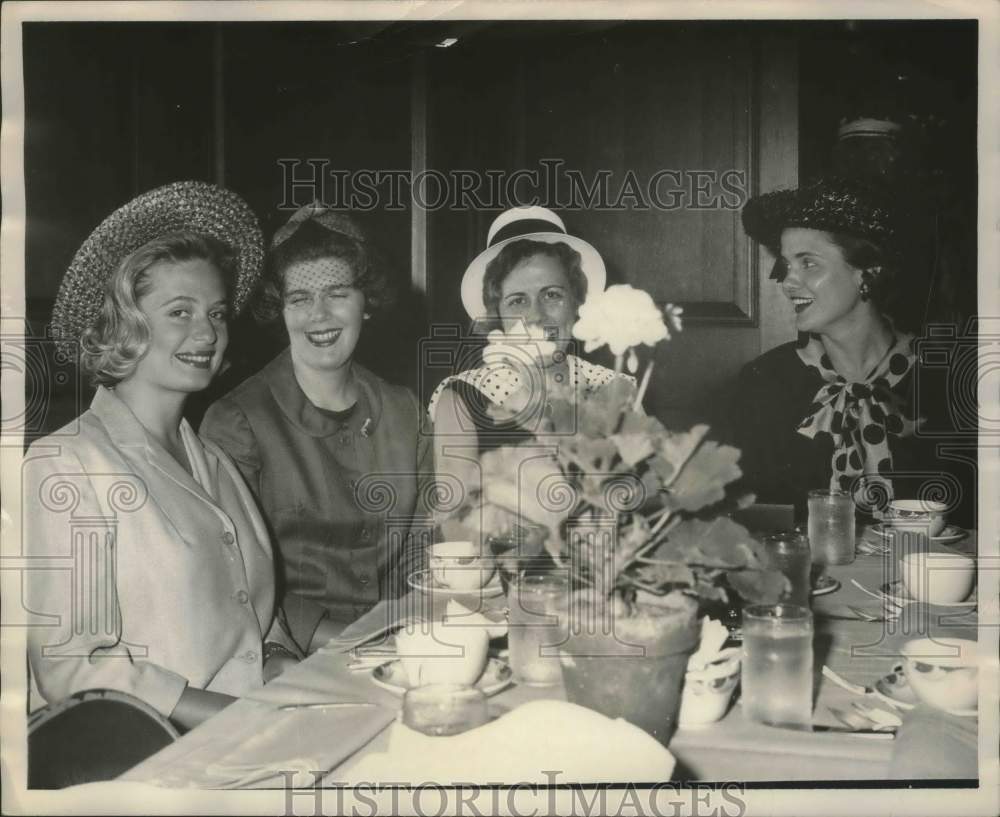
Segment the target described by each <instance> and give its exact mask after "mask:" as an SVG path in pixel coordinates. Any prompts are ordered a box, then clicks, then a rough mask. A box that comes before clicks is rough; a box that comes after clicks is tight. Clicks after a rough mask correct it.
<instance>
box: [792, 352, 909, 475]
mask: <svg viewBox="0 0 1000 817" xmlns="http://www.w3.org/2000/svg"><path fill="white" fill-rule="evenodd" d="M913 341H914V339H913V336H912V335H905V334H901V335H897V336H895V337H894V339H893V342H892V344H891V345H890V347H889V350H888V351H887V352H886V353H885V355H884V356H883V357H882V359H881V360H880V361H879V362H878V363H877V364H876V365H875V367H874V368H873V369H872V370H871V371H870V372H869V373H868V375H867V376H866V377H865V379H864V380H863V381H860V382H854V383H849V382H848V381H847V380H846V379H845V378H844V377H843V376H841V375H840V374H838V373H837V371H836V370H835V369H834V368H833V364H832V363H831V362H830V358H829V357H828V356H827V354H826V352H825V351H824V349H823V344H822V343H821V342H820V340H819V339H818V338H815V337H809V338H808V339H807V340H806V341H805V342H804V343H800V345H799V348H798V349H797V350H796V351H797V352H798V354H799V357H800V358H801V359H802V362H803V363H805V364H806V366H809V367H811V368H813V369H815V370H816V371H817V372H819V374H820V376H821V377H822V378H823V380H824V385H823V387H822V388H821V389H820V390H819V391H818V392H816V396H815V397H814V398H813V403H812V405H811V406H810V407H809V413H808V414H807V416H806V418H805V419H804V420H803V421H802V422H801V423H799V427H798V432H799V434H803V435H804V436H806V437H809V438H810V439H814V438H820V437H821V435H824V434H826V435H830V436H831V437H832V438H833V456H832V457H831V477H830V487H831V488H840V489H842V490H852V488H854V487H855V483H856V481H857V478H858V477H860V476H862V475H871V476H872V477H873V478H876V479H879V480H880V481H883V482H886V483H887V482H888V478H889V475H890V474H891V473H892V454H891V453H890V451H889V437H909V436H911V435H912V434H913V430H914V427H915V425H916V423H915V422H914V421H913V420H912V419H911V418H910V417H909V416H908V415H907V414H906V412H905V406H904V401H903V399H902V398H900V397H899V396H898V395H896V394H895V393H893V391H892V388H893V387H894V386H895V385H896V384H897V383H899V381H900V380H902V379H903V377H905V376H906V373H907V372H909V371H910V369H911V368H912V367H913V363H914V361H915V360H916V354H915V352H914V350H913Z"/></svg>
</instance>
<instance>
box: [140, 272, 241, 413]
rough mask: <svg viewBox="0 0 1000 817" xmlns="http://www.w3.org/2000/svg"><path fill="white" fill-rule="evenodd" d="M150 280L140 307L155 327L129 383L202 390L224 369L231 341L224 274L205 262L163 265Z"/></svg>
mask: <svg viewBox="0 0 1000 817" xmlns="http://www.w3.org/2000/svg"><path fill="white" fill-rule="evenodd" d="M146 276H147V278H146V284H147V289H146V292H145V294H144V295H142V296H141V297H140V298H139V299H138V305H139V309H141V310H142V312H143V314H144V315H145V316H146V321H147V323H148V325H149V345H148V347H147V349H146V353H145V354H144V355H143V357H142V359H141V360H140V361H139V362H138V364H136V367H135V370H134V371H133V372H132V374H131V375H129V377H128V378H126V380H127V381H131V382H135V383H141V384H143V385H146V386H152V387H153V388H154V389H155V390H159V391H170V392H180V393H185V394H190V393H192V392H197V391H201V390H202V389H204V388H206V387H207V386H208V384H209V383H210V382H211V381H212V378H213V377H214V376H215V374H216V373H217V372H218V371H219V367H220V366H221V365H222V356H223V354H224V352H225V351H226V345H227V344H228V343H229V329H228V325H227V320H228V317H229V311H228V306H227V298H226V287H225V282H224V281H223V277H222V273H220V272H219V270H218V269H217V268H216V267H215V266H214V265H213V264H212V263H211V262H210V261H205V260H203V259H200V258H199V259H193V260H190V261H181V262H171V261H161V262H159V263H157V264H153V265H152V266H151V267H150V268H149V269H148V270H147V271H146Z"/></svg>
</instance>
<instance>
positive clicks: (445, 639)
mask: <svg viewBox="0 0 1000 817" xmlns="http://www.w3.org/2000/svg"><path fill="white" fill-rule="evenodd" d="M489 643H490V637H489V634H488V633H487V631H486V630H485V629H484V628H482V627H448V626H446V625H444V624H443V623H442V622H440V621H414V622H410V623H408V624H407V625H406V626H404V627H403V629H401V630H400V631H399V632H397V633H396V652H397V653H398V654H399V660H400V662H401V663H402V665H403V670H404V671H405V672H406V677H407V678H408V679H409V682H410V686H412V687H418V686H424V685H425V684H469V685H471V684H474V683H476V681H478V680H479V676H481V675H482V674H483V668H484V667H485V666H486V657H487V656H486V653H487V650H488V649H489Z"/></svg>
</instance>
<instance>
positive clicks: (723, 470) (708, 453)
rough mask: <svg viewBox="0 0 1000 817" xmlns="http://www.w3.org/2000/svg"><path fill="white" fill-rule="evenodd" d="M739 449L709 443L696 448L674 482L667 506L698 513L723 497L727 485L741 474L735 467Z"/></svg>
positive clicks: (738, 457)
mask: <svg viewBox="0 0 1000 817" xmlns="http://www.w3.org/2000/svg"><path fill="white" fill-rule="evenodd" d="M739 459H740V452H739V449H737V448H733V447H732V446H728V445H719V444H718V443H716V442H712V441H711V440H709V441H706V442H704V443H702V444H701V446H699V448H698V450H697V451H695V452H694V454H692V455H691V457H690V459H688V461H687V464H686V465H685V466H684V468H683V469H682V470H681V472H680V473H679V474H678V475H677V476H676V477H675V478H674V481H673V483H672V484H671V488H670V497H669V499H668V500H667V503H668V504H669V505H670V506H671V507H673V508H678V509H681V510H685V511H697V510H700V509H701V508H704V507H705V506H707V505H713V504H715V503H716V502H720V501H722V500H723V499H725V497H726V485H728V484H729V483H730V482H732V481H733V480H736V479H739V478H740V477H741V476H742V474H743V472H742V471H740V468H739V466H738V465H737V463H738V462H739Z"/></svg>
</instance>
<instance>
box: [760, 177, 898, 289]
mask: <svg viewBox="0 0 1000 817" xmlns="http://www.w3.org/2000/svg"><path fill="white" fill-rule="evenodd" d="M899 219H900V214H899V207H898V203H897V202H896V201H895V200H894V197H893V195H892V193H891V191H890V190H888V189H887V188H885V187H882V186H880V185H878V184H875V183H873V182H868V181H863V180H858V179H842V178H825V179H819V180H817V181H814V182H812V183H811V184H808V185H805V186H803V187H799V188H797V189H795V190H777V191H775V192H773V193H765V194H764V195H761V196H755V197H754V198H752V199H750V201H749V202H747V204H746V206H745V207H744V208H743V229H744V230H746V232H747V235H749V236H750V237H751V238H753V239H756V240H757V241H759V242H760V243H761V244H763V245H764V246H766V247H767V248H768V249H769V250H771V251H772V252H773V253H774V254H775V255H777V254H778V250H779V249H780V246H781V231H782V230H784V229H785V228H786V227H807V228H809V229H813V230H824V231H826V232H837V233H847V234H849V235H853V236H857V237H859V238H866V239H868V240H870V241H872V242H874V243H875V244H877V245H879V246H880V247H881V248H882V249H884V250H886V251H892V250H894V249H896V245H897V242H898V241H899V238H900V231H901V225H900V223H899ZM772 277H773V276H772Z"/></svg>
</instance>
